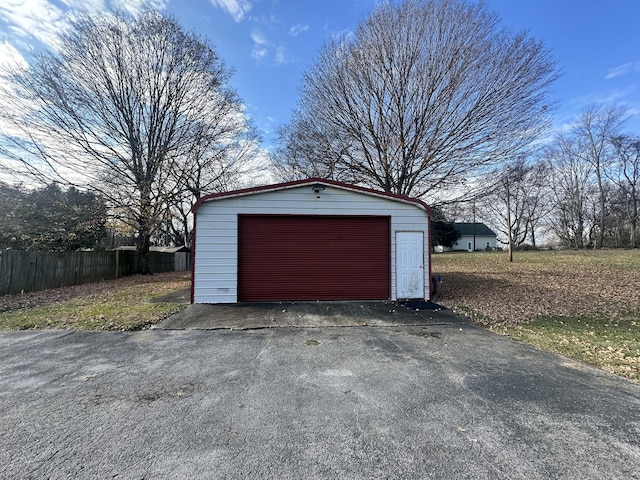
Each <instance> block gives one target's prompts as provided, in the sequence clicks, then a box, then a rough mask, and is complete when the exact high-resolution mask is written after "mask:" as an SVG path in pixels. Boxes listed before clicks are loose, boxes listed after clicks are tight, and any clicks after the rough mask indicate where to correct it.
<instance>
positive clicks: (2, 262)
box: [0, 250, 190, 295]
mask: <svg viewBox="0 0 640 480" xmlns="http://www.w3.org/2000/svg"><path fill="white" fill-rule="evenodd" d="M137 260H138V254H137V252H135V251H108V252H107V251H104V252H39V251H24V250H1V251H0V295H14V294H17V293H21V292H33V291H37V290H46V289H48V288H58V287H66V286H70V285H80V284H82V283H90V282H99V281H102V280H111V279H114V278H118V277H123V276H127V275H132V274H134V273H135V271H136V264H137ZM189 263H190V262H189V257H188V253H180V254H178V253H175V254H174V253H164V252H149V268H150V270H151V271H152V272H153V273H160V272H171V271H174V270H178V269H180V270H188V269H189ZM176 267H177V268H176Z"/></svg>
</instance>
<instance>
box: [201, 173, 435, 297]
mask: <svg viewBox="0 0 640 480" xmlns="http://www.w3.org/2000/svg"><path fill="white" fill-rule="evenodd" d="M193 211H194V218H195V220H194V221H195V230H194V243H193V271H192V276H193V281H192V287H191V288H192V293H191V301H192V303H236V302H254V301H315V300H387V299H391V300H396V299H403V298H418V299H425V300H428V299H429V298H430V282H429V279H430V273H431V272H430V270H431V268H430V267H431V262H430V248H429V245H430V237H429V235H430V232H429V219H430V215H431V210H430V208H429V207H428V206H427V205H426V204H425V203H424V202H422V201H420V200H417V199H413V198H409V197H405V196H400V195H394V194H389V193H385V192H379V191H376V190H371V189H367V188H363V187H359V186H355V185H349V184H345V183H341V182H336V181H332V180H326V179H320V178H311V179H307V180H301V181H294V182H287V183H281V184H276V185H266V186H262V187H256V188H249V189H243V190H237V191H232V192H225V193H219V194H213V195H208V196H205V197H203V198H201V199H199V200H198V202H197V203H196V205H195V206H194V208H193Z"/></svg>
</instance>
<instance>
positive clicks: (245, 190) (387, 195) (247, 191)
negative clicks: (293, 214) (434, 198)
mask: <svg viewBox="0 0 640 480" xmlns="http://www.w3.org/2000/svg"><path fill="white" fill-rule="evenodd" d="M317 183H319V184H321V185H326V186H332V187H337V188H342V189H344V190H351V191H354V192H359V193H364V194H367V195H373V196H376V197H384V198H389V199H392V200H398V201H401V202H407V203H413V204H415V205H417V206H419V207H420V208H422V209H424V210H425V211H426V212H427V214H428V215H429V217H431V208H430V207H429V205H427V204H426V203H425V202H423V201H422V200H419V199H417V198H412V197H407V196H406V195H399V194H396V193H389V192H381V191H379V190H374V189H372V188H367V187H361V186H358V185H352V184H349V183H344V182H338V181H337V180H330V179H328V178H315V177H314V178H307V179H304V180H294V181H291V182H284V183H275V184H272V185H262V186H259V187H251V188H243V189H240V190H233V191H230V192H222V193H212V194H209V195H205V196H204V197H201V198H199V199H198V201H197V202H196V203H195V204H194V205H193V208H192V209H191V210H192V212H193V213H196V211H197V210H198V208H199V207H200V205H202V204H203V203H205V202H208V201H212V200H218V199H222V198H230V197H240V196H243V195H251V194H254V193H262V192H273V191H277V190H286V189H289V188H294V187H301V186H304V185H312V184H317Z"/></svg>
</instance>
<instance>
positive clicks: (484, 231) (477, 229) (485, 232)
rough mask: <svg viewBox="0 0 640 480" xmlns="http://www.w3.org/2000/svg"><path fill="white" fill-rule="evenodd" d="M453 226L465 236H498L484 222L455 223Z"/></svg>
mask: <svg viewBox="0 0 640 480" xmlns="http://www.w3.org/2000/svg"><path fill="white" fill-rule="evenodd" d="M453 226H454V227H455V229H456V230H457V231H458V232H460V235H462V236H463V237H472V236H474V235H476V236H478V237H495V236H496V234H495V232H494V231H493V230H491V229H490V228H489V227H487V226H486V225H485V224H484V223H454V224H453Z"/></svg>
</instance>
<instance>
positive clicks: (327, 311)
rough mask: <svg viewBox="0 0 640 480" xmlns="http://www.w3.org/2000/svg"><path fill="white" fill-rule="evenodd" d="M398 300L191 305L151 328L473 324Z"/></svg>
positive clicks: (427, 305) (438, 309) (429, 305)
mask: <svg viewBox="0 0 640 480" xmlns="http://www.w3.org/2000/svg"><path fill="white" fill-rule="evenodd" d="M408 305H411V306H407V305H405V304H403V303H400V302H395V301H364V302H358V301H345V302H270V303H237V304H192V305H189V306H188V307H187V308H185V309H184V310H182V311H180V312H178V313H176V314H174V315H172V316H170V317H168V318H166V319H164V320H163V321H162V322H160V323H159V324H157V325H154V326H153V327H151V328H152V329H161V330H220V329H230V330H255V329H263V328H283V327H297V328H314V327H358V326H372V327H390V326H405V327H408V326H413V327H416V326H436V325H460V326H463V325H467V326H471V325H474V324H473V322H471V320H469V319H468V318H466V317H464V316H461V315H457V314H455V313H453V312H452V311H450V310H447V309H445V308H443V307H441V306H439V305H437V304H434V303H431V302H423V303H422V304H417V305H416V304H408Z"/></svg>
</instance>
